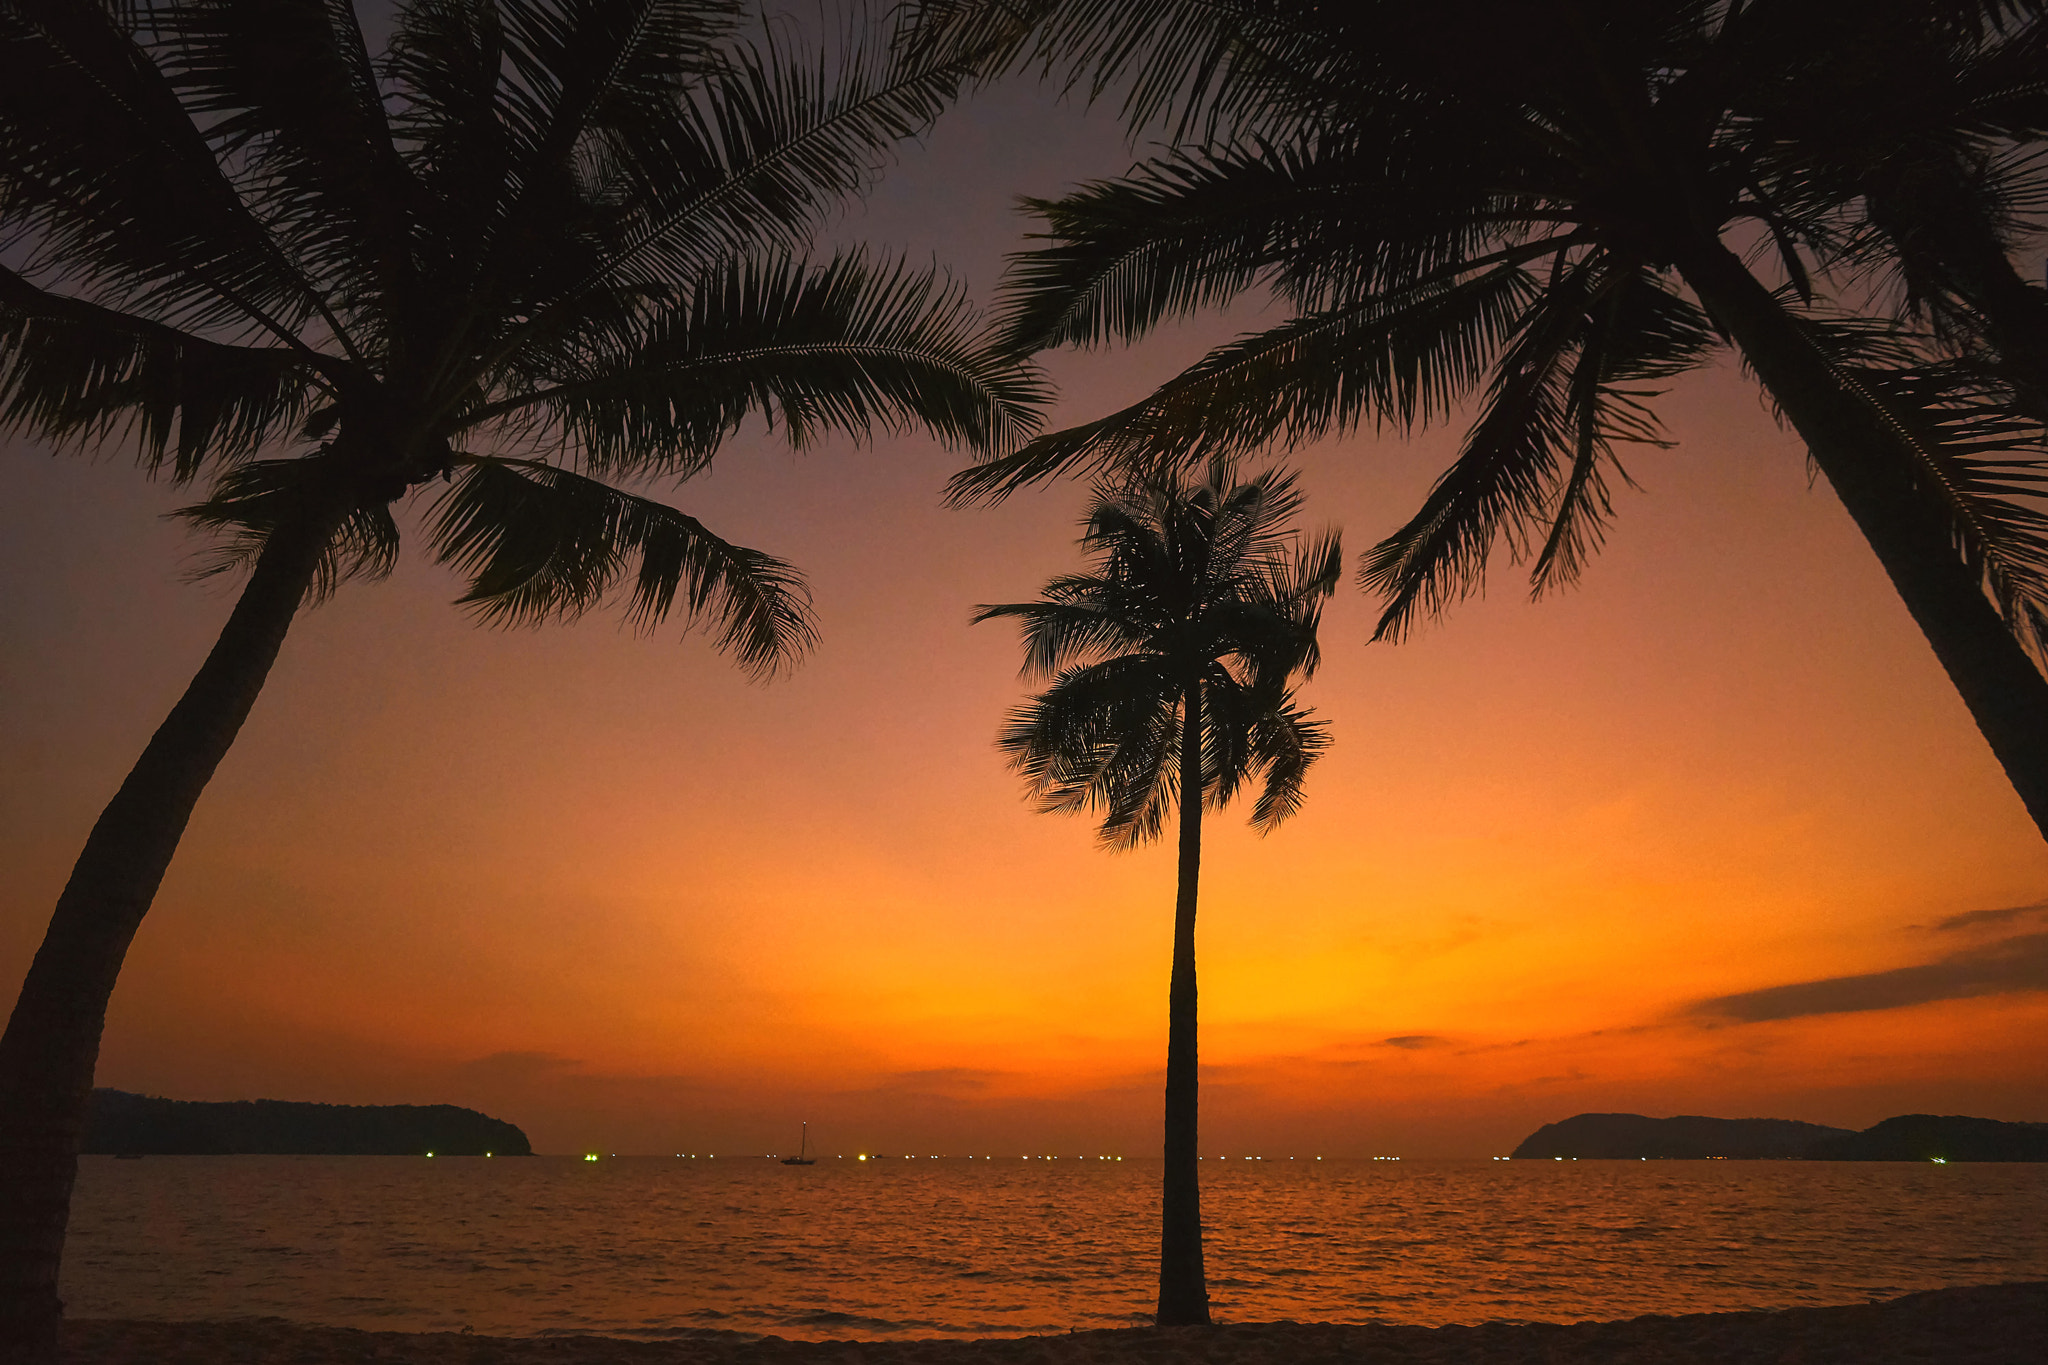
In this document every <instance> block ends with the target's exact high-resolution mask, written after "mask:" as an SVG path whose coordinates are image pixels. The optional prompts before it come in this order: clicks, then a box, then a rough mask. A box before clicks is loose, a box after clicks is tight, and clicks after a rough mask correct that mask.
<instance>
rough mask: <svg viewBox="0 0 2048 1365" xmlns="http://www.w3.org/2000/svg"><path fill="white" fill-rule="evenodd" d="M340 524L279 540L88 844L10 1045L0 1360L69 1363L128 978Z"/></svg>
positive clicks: (3, 1091)
mask: <svg viewBox="0 0 2048 1365" xmlns="http://www.w3.org/2000/svg"><path fill="white" fill-rule="evenodd" d="M339 520H340V512H339V510H338V509H329V510H327V511H323V512H320V513H313V514H307V515H302V516H300V517H297V518H294V519H292V520H290V521H288V522H286V523H285V524H283V525H280V526H279V528H278V529H277V531H276V532H275V533H274V534H273V535H272V536H271V538H270V542H269V544H268V545H267V546H266V547H265V548H264V551H263V553H262V555H261V557H260V558H259V559H258V560H257V562H256V568H255V571H254V572H253V573H252V574H251V575H250V578H249V583H248V586H247V587H246V588H244V589H243V592H242V596H241V598H240V600H239V601H237V602H236V604H235V609H234V611H233V613H231V614H230V615H229V617H228V622H227V625H226V627H225V628H224V629H223V630H222V631H221V634H220V639H219V640H218V641H216V642H215V644H214V647H213V650H212V652H211V653H209V654H208V655H207V656H206V662H205V663H204V664H203V665H201V667H200V669H199V672H198V674H197V675H196V676H195V677H194V678H193V679H192V683H191V685H190V686H189V687H187V688H186V689H185V695H184V696H182V697H181V698H179V700H178V704H177V705H176V706H175V707H173V708H172V709H171V713H170V715H169V716H168V717H167V718H166V719H165V720H164V723H163V724H162V725H161V726H159V727H158V728H157V732H156V734H155V735H153V736H151V738H150V741H149V745H148V747H147V748H145V749H144V750H143V751H142V757H141V758H140V759H139V760H137V762H136V764H135V767H134V768H133V769H132V770H131V771H130V772H129V774H128V777H127V780H126V781H124V782H122V784H121V789H120V790H119V791H118V792H116V793H115V795H114V799H113V800H112V801H110V802H109V803H108V804H107V808H106V809H105V810H104V811H103V812H102V813H101V814H100V818H99V822H98V823H97V824H95V825H94V826H93V829H92V834H91V835H90V836H89V837H88V838H87V839H86V843H85V850H84V852H82V853H80V854H79V855H78V862H77V863H76V864H75V865H74V866H73V868H72V870H71V880H70V881H69V882H67V883H66V884H65V887H64V892H63V894H62V895H61V896H59V897H58V899H57V909H56V912H55V913H54V914H53V915H52V916H51V917H50V927H49V931H48V932H47V933H46V934H45V935H44V937H43V943H42V947H41V948H40V949H38V950H37V952H36V955H35V960H34V962H33V963H32V964H31V965H30V967H29V970H28V977H27V979H26V980H25V981H24V982H23V984H22V988H21V997H20V999H19V1000H17V1001H16V1002H15V1006H14V1013H13V1016H12V1017H11V1018H10V1019H9V1020H8V1023H7V1031H6V1033H5V1034H4V1035H0V1170H4V1171H5V1173H6V1174H5V1177H4V1178H0V1347H8V1348H12V1349H11V1350H0V1356H4V1357H5V1358H6V1359H7V1360H8V1361H10V1362H18V1363H19V1365H41V1363H42V1362H45V1361H52V1360H55V1358H56V1349H57V1333H58V1328H59V1326H60V1325H61V1318H62V1313H63V1305H62V1304H61V1303H60V1302H59V1300H58V1298H57V1268H58V1263H59V1260H60V1258H61V1256H62V1253H63V1250H64V1229H65V1223H66V1221H67V1219H68V1218H69V1216H70V1209H71V1187H72V1182H73V1180H74V1178H75V1177H76V1175H77V1169H78V1143H79V1139H80V1137H81V1135H82V1132H83V1129H84V1125H85V1112H86V1104H87V1101H88V1099H89V1097H90V1095H91V1092H92V1080H93V1068H94V1066H95V1064H96V1063H97V1061H98V1059H99V1049H100V1032H101V1029H102V1028H103V1027H104V1025H105V1023H106V1016H107V1001H108V999H109V997H110V996H111V995H112V994H113V990H114V979H115V977H116V976H117V975H119V973H120V970H121V962H122V959H123V958H124V957H125V956H126V955H127V952H128V945H129V943H130V941H131V940H133V938H134V937H135V931H136V929H137V928H138V927H139V926H140V925H141V923H142V917H143V915H144V914H145V913H146V912H147V911H148V909H149V905H150V901H151V900H152V899H154V897H155V896H156V890H157V885H158V884H159V883H160V882H161V881H162V880H163V876H164V871H165V869H166V868H168V867H169V866H170V862H171V855H172V854H173V853H174V852H175V851H176V849H177V846H178V840H179V838H180V836H182V835H183V833H184V831H185V823H186V821H187V820H188V819H189V818H190V817H191V814H192V808H193V806H194V805H195V804H197V802H198V800H199V793H200V792H201V791H202V790H204V789H205V787H206V784H207V781H208V779H210V778H211V777H212V776H213V771H214V768H215V767H216V766H217V765H218V764H219V763H220V760H221V757H222V756H223V755H224V754H226V753H227V751H228V746H229V745H230V744H232V743H233V742H234V738H235V734H236V732H237V731H239V730H240V729H241V728H242V722H243V721H244V720H245V719H246V718H247V717H248V715H249V709H250V707H251V706H253V705H254V704H255V701H256V694H257V692H258V691H260V690H261V689H262V687H263V680H264V678H265V677H266V676H268V674H269V672H270V666H271V663H272V662H273V661H274V660H275V659H276V658H277V651H278V647H279V646H280V645H281V644H283V642H284V637H285V632H286V631H287V630H288V629H289V628H290V626H291V622H292V617H293V615H294V614H295V613H296V612H297V610H298V607H299V604H300V602H302V601H303V600H304V599H305V596H306V592H307V589H308V588H309V587H310V586H311V584H312V582H313V577H314V574H315V572H316V570H317V569H318V566H319V563H320V557H321V555H322V554H323V553H324V552H325V550H326V547H327V543H328V541H329V539H330V538H331V537H332V535H333V533H334V528H335V526H336V525H337V524H338V522H339Z"/></svg>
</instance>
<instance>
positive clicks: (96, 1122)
mask: <svg viewBox="0 0 2048 1365" xmlns="http://www.w3.org/2000/svg"><path fill="white" fill-rule="evenodd" d="M80 1150H82V1151H84V1152H88V1153H101V1154H105V1153H114V1154H121V1153H129V1154H138V1155H145V1156H234V1155H243V1154H247V1155H256V1154H259V1153H261V1154H276V1155H302V1156H423V1155H425V1154H426V1153H428V1152H432V1153H434V1154H435V1155H437V1156H482V1155H484V1154H485V1153H487V1152H489V1153H494V1154H496V1155H499V1156H532V1155H533V1148H532V1146H531V1145H529V1144H528V1143H527V1140H526V1134H524V1133H522V1132H520V1131H519V1129H518V1128H516V1127H514V1126H513V1125H512V1124H509V1123H506V1122H504V1121H503V1120H502V1119H494V1118H492V1117H490V1116H489V1115H488V1114H479V1113H478V1112H477V1111H476V1110H474V1109H460V1108H457V1107H456V1106H455V1105H452V1104H424V1105H422V1104H301V1103H297V1102H294V1101H289V1100H235V1101H230V1102H227V1103H220V1104H215V1103H207V1102H204V1101H199V1100H166V1099H159V1098H157V1097H156V1096H154V1095H131V1094H129V1093H128V1092H127V1091H125V1090H95V1091H93V1092H92V1107H91V1109H90V1111H89V1112H88V1116H87V1119H86V1128H85V1142H84V1144H83V1146H82V1147H81V1149H80Z"/></svg>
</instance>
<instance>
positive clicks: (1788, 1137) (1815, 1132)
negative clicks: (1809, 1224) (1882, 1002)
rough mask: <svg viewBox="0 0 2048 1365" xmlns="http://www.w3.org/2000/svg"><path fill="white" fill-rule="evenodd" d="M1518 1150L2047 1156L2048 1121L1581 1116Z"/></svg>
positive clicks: (1818, 1156)
mask: <svg viewBox="0 0 2048 1365" xmlns="http://www.w3.org/2000/svg"><path fill="white" fill-rule="evenodd" d="M1514 1155H1515V1156H1516V1157H1519V1158H1523V1159H1528V1158H1539V1159H1541V1158H1553V1157H1582V1158H1585V1159H1587V1160H1621V1161H1634V1160H1637V1159H1638V1158H1643V1157H1647V1158H1649V1159H1651V1160H1653V1161H1654V1160H1671V1159H1686V1158H1691V1159H1694V1160H1698V1159H1703V1158H1715V1157H1723V1158H1727V1159H1729V1160H1758V1159H1770V1158H1778V1159H1795V1160H1807V1161H1932V1160H1934V1159H1935V1158H1937V1157H1938V1158H1940V1159H1941V1160H1943V1161H2048V1124H2039V1123H2001V1122H1999V1121H1998V1120H1997V1119H1973V1118H1964V1117H1961V1116H1949V1117H1937V1116H1935V1115H1932V1114H1905V1115H1901V1116H1900V1117H1898V1118H1890V1119H1886V1120H1885V1121H1884V1122H1882V1123H1880V1124H1877V1125H1875V1126H1874V1127H1871V1128H1867V1129H1865V1130H1864V1131H1863V1132H1860V1133H1857V1132H1852V1131H1850V1130H1849V1129H1847V1128H1828V1127H1824V1126H1822V1125H1821V1124H1818V1123H1800V1122H1798V1121H1797V1120H1795V1119H1710V1118H1700V1117H1696V1116H1690V1115H1688V1116H1684V1117H1680V1118H1671V1119H1653V1118H1645V1117H1644V1116H1643V1115H1641V1114H1577V1115H1574V1116H1573V1117H1571V1118H1568V1119H1565V1120H1563V1121H1562V1122H1559V1123H1546V1124H1544V1125H1543V1126H1542V1127H1541V1128H1538V1129H1537V1130H1536V1131H1535V1132H1533V1133H1531V1134H1530V1135H1529V1136H1528V1137H1527V1138H1526V1139H1524V1140H1523V1142H1522V1145H1521V1146H1519V1147H1517V1148H1515V1151H1514Z"/></svg>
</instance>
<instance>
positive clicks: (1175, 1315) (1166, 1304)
mask: <svg viewBox="0 0 2048 1365" xmlns="http://www.w3.org/2000/svg"><path fill="white" fill-rule="evenodd" d="M1201 874H1202V685H1201V684H1200V683H1199V682H1191V683H1189V684H1188V686H1187V692H1186V694H1185V696H1184V698H1183V701H1182V706H1181V746H1180V889H1179V892H1178V893H1177V895H1176V896H1175V898H1174V907H1173V981H1172V984H1171V985H1170V986H1169V987H1168V989H1167V1006H1166V1178H1165V1188H1164V1190H1163V1192H1162V1194H1163V1197H1162V1199H1161V1202H1160V1220H1159V1312H1158V1315H1157V1317H1156V1319H1155V1320H1156V1321H1157V1322H1158V1323H1159V1325H1160V1326H1162V1327H1177V1326H1186V1325H1188V1324H1191V1323H1199V1324H1207V1322H1208V1321H1209V1281H1208V1277H1207V1276H1206V1275H1205V1274H1204V1272H1203V1269H1202V1189H1201V1180H1200V1176H1199V1174H1198V1169H1199V1168H1198V1167H1197V1166H1196V1164H1195V1163H1196V1155H1197V1154H1196V1137H1197V1133H1196V1117H1197V1112H1196V1111H1197V1106H1196V1100H1197V1086H1198V1083H1199V1080H1200V1076H1199V1074H1198V1070H1197V1062H1196V1056H1195V903H1196V893H1197V891H1198V889H1199V883H1200V879H1201Z"/></svg>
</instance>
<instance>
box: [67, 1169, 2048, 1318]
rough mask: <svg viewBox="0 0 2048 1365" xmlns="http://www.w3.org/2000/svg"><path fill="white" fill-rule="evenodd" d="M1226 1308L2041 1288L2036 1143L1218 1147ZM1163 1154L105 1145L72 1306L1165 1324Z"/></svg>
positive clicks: (1632, 1310)
mask: <svg viewBox="0 0 2048 1365" xmlns="http://www.w3.org/2000/svg"><path fill="white" fill-rule="evenodd" d="M1205 1166H1206V1168H1207V1169H1205V1171H1204V1180H1205V1182H1206V1183H1205V1186H1204V1194H1203V1199H1204V1212H1205V1216H1206V1219H1207V1222H1208V1227H1209V1242H1208V1248H1209V1250H1208V1264H1209V1282H1210V1293H1211V1296H1212V1298H1213V1300H1214V1303H1215V1309H1216V1314H1217V1316H1218V1318H1219V1319H1220V1320H1225V1321H1264V1320H1274V1319H1286V1318H1292V1319H1316V1320H1324V1321H1346V1322H1360V1321H1373V1320H1381V1321H1390V1322H1403V1323H1420V1324H1427V1325H1438V1324H1444V1323H1455V1322H1481V1321H1486V1320H1490V1319H1510V1320H1538V1321H1553V1322H1572V1321H1577V1320H1580V1319H1585V1318H1618V1317H1628V1316H1632V1315H1636V1314H1641V1313H1683V1312H1704V1311H1717V1310H1726V1309H1742V1308H1772V1307H1784V1306H1789V1305H1797V1304H1829V1303H1852V1302H1859V1301H1862V1300H1865V1299H1869V1298H1873V1297H1883V1296H1887V1295H1892V1294H1898V1293H1903V1292H1906V1291H1910V1290H1915V1289H1929V1288H1935V1287H1939V1286H1943V1285H1958V1284H1973V1283H1984V1282H1990V1281H1998V1280H2018V1279H2042V1278H2048V1165H2035V1166H2020V1165H1956V1166H1931V1165H1909V1164H1878V1163H1871V1164H1862V1163H1857V1164H1850V1163H1842V1164H1835V1163H1801V1162H1719V1161H1711V1162H1615V1161H1579V1162H1550V1161H1517V1162H1500V1161H1472V1162H1455V1161H1435V1162H1431V1161H1402V1162H1388V1161H1324V1162H1321V1163H1317V1162H1312V1161H1305V1160H1301V1161H1287V1160H1284V1159H1283V1160H1271V1159H1268V1160H1265V1161H1258V1162H1249V1161H1232V1162H1229V1163H1216V1164H1209V1163H1205ZM1158 1174H1159V1167H1158V1163H1157V1162H1156V1161H1135V1160H1130V1161H1123V1162H1103V1161H1093V1160H1081V1159H1075V1158H1068V1159H1065V1160H1061V1161H1044V1160H1038V1161H1028V1162H1027V1161H1021V1160H1016V1159H1009V1160H1002V1159H998V1160H995V1161H985V1160H980V1159H977V1160H974V1161H967V1160H960V1159H944V1158H941V1159H926V1158H919V1159H916V1160H907V1159H890V1160H887V1161H884V1162H871V1163H867V1164H865V1165H863V1164H860V1163H856V1162H853V1161H850V1160H848V1161H835V1160H832V1159H831V1158H829V1157H828V1158H826V1159H825V1160H823V1161H821V1162H819V1164H817V1165H816V1166H811V1167H804V1168H791V1167H785V1166H782V1165H779V1164H777V1163H774V1162H770V1161H765V1160H761V1159H758V1158H756V1159H734V1158H729V1157H720V1158H718V1159H716V1160H708V1159H704V1158H701V1157H700V1158H698V1159H695V1160H692V1159H688V1158H684V1159H671V1158H654V1157H623V1158H613V1159H607V1160H604V1161H598V1162H585V1161H582V1160H578V1159H573V1158H562V1157H537V1158H525V1159H517V1158H515V1159H498V1158H492V1159H485V1158H482V1157H470V1158H452V1159H451V1158H445V1157H442V1158H435V1159H432V1160H428V1159H426V1158H401V1157H151V1158H149V1159H147V1160H143V1161H116V1160H114V1159H112V1158H107V1157H88V1158H86V1160H85V1161H84V1163H83V1169H82V1170H81V1172H80V1175H79V1185H78V1196H77V1202H76V1208H75V1212H74V1215H73V1218H72V1224H71V1228H72V1231H71V1241H70V1245H69V1248H68V1250H67V1251H66V1253H65V1263H64V1294H65V1298H66V1299H67V1301H68V1303H69V1311H70V1312H71V1313H72V1314H73V1315H74V1316H79V1317H142V1318H212V1317H238V1316H249V1315H265V1316H270V1315H274V1316H279V1317H286V1318H293V1319H297V1320H300V1321H304V1322H313V1323H325V1324H330V1325H336V1326H352V1327H366V1328H378V1329H386V1330H402V1331H447V1330H460V1329H462V1328H464V1327H470V1328H474V1329H475V1330H476V1331H478V1332H484V1333H493V1334H502V1335H528V1334H537V1333H550V1332H597V1333H605V1334H610V1335H616V1336H633V1337H667V1336H679V1335H689V1334H694V1333H696V1332H701V1331H703V1330H705V1329H714V1330H725V1331H741V1332H752V1333H772V1334H775V1335H779V1336H784V1337H797V1338H830V1337H891V1336H930V1335H945V1336H1004V1335H1021V1334H1028V1333H1040V1332H1062V1331H1066V1330H1067V1329H1069V1328H1089V1327H1117V1326H1126V1325H1130V1324H1134V1323H1141V1322H1144V1321H1147V1314H1148V1310H1149V1308H1150V1303H1151V1294H1152V1288H1153V1274H1154V1270H1155V1256H1156V1249H1155V1248H1156V1241H1155V1239H1156V1237H1157V1231H1156V1229H1157V1218H1158V1197H1157V1185H1158Z"/></svg>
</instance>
